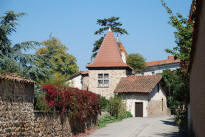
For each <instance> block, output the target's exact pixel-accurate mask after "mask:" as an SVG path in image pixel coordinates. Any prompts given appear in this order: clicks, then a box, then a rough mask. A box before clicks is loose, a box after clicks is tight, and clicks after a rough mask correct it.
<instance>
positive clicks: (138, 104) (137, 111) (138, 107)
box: [135, 102, 143, 117]
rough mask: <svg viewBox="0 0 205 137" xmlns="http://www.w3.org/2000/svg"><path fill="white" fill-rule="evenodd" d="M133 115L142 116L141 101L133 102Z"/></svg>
mask: <svg viewBox="0 0 205 137" xmlns="http://www.w3.org/2000/svg"><path fill="white" fill-rule="evenodd" d="M135 117H143V102H135Z"/></svg>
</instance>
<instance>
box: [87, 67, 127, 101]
mask: <svg viewBox="0 0 205 137" xmlns="http://www.w3.org/2000/svg"><path fill="white" fill-rule="evenodd" d="M99 73H108V74H109V87H98V74H99ZM121 77H127V71H126V69H117V68H116V69H115V68H113V69H112V68H110V69H99V70H89V91H92V92H94V93H96V94H99V95H101V96H104V97H106V98H110V97H111V96H113V95H114V90H115V88H116V86H117V84H118V83H119V81H120V78H121Z"/></svg>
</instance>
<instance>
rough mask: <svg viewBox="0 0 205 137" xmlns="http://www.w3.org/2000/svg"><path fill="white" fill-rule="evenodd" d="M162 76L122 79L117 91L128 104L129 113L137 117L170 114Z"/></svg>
mask: <svg viewBox="0 0 205 137" xmlns="http://www.w3.org/2000/svg"><path fill="white" fill-rule="evenodd" d="M162 85H163V82H162V76H160V75H149V76H129V77H126V78H121V80H120V82H119V84H118V85H117V87H116V89H115V93H117V94H118V95H119V96H120V97H121V98H122V100H123V101H124V102H125V104H126V108H127V111H129V112H131V114H132V115H133V116H136V117H147V116H157V115H164V114H167V113H168V109H167V103H166V102H167V98H166V93H165V91H164V89H163V88H162Z"/></svg>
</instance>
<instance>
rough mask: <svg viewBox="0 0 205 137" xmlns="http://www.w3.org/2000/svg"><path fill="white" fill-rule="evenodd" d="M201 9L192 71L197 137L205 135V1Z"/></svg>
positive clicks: (191, 86)
mask: <svg viewBox="0 0 205 137" xmlns="http://www.w3.org/2000/svg"><path fill="white" fill-rule="evenodd" d="M201 7H202V8H201V13H200V16H199V17H200V19H199V24H198V25H199V26H198V34H197V35H196V38H197V39H196V41H195V43H194V47H193V49H192V50H193V56H192V58H191V61H192V62H191V63H192V64H191V69H190V110H191V120H192V127H193V130H194V133H195V136H196V137H204V135H205V133H204V132H205V124H204V123H205V86H204V83H205V75H204V74H205V54H204V53H205V41H204V40H205V1H202V0H201Z"/></svg>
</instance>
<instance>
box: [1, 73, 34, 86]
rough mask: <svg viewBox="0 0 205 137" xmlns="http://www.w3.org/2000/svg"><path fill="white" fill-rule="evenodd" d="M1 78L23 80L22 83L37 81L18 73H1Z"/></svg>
mask: <svg viewBox="0 0 205 137" xmlns="http://www.w3.org/2000/svg"><path fill="white" fill-rule="evenodd" d="M0 80H11V81H17V82H21V83H30V84H34V83H35V81H33V80H31V79H26V78H24V77H22V76H19V75H18V74H16V73H10V74H0Z"/></svg>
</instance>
